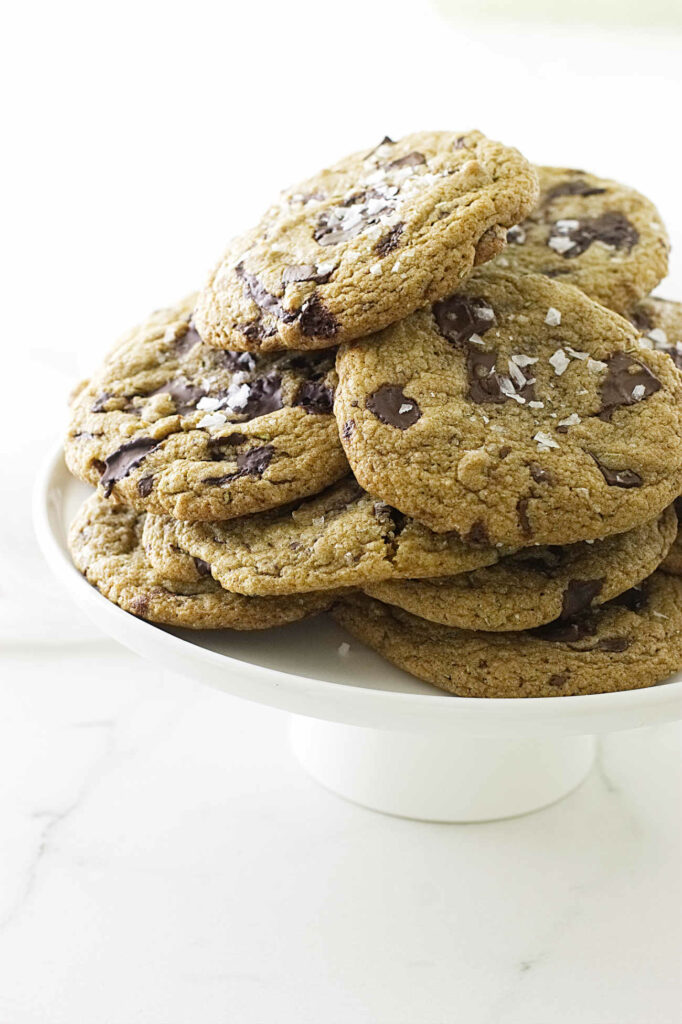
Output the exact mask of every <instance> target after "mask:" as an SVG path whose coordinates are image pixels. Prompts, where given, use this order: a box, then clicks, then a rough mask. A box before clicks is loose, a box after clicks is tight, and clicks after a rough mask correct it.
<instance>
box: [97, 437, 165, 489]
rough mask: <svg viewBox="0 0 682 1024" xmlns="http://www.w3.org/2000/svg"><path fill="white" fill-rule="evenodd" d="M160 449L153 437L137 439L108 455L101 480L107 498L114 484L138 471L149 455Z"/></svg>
mask: <svg viewBox="0 0 682 1024" xmlns="http://www.w3.org/2000/svg"><path fill="white" fill-rule="evenodd" d="M158 447H159V442H158V441H154V440H153V439H152V438H151V437H136V438H135V439H134V440H133V441H128V442H127V444H124V445H121V447H120V448H118V449H117V450H116V451H115V452H112V453H111V455H107V457H106V459H105V460H104V462H105V467H106V468H105V471H104V473H103V474H102V479H101V484H102V487H103V488H104V493H105V494H106V496H107V497H109V495H110V494H111V492H112V490H113V487H114V484H116V483H118V481H119V480H123V478H124V477H126V476H128V473H130V472H131V470H133V469H136V468H137V466H139V465H140V463H141V462H143V461H144V459H146V457H147V456H148V455H149V453H150V452H151V451H153V450H154V449H155V448H158Z"/></svg>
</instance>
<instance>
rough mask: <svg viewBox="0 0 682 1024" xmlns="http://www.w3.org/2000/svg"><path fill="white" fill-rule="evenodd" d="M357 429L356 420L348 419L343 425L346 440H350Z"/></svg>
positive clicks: (342, 433)
mask: <svg viewBox="0 0 682 1024" xmlns="http://www.w3.org/2000/svg"><path fill="white" fill-rule="evenodd" d="M354 430H355V420H346V422H345V423H344V425H343V426H342V427H341V437H342V438H343V440H344V441H348V439H349V438H351V437H352V436H353V431H354Z"/></svg>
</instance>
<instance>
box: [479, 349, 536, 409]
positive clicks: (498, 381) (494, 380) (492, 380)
mask: <svg viewBox="0 0 682 1024" xmlns="http://www.w3.org/2000/svg"><path fill="white" fill-rule="evenodd" d="M496 361H497V352H495V351H493V352H484V351H482V350H481V349H480V348H477V347H476V348H474V346H470V347H469V350H468V353H467V373H468V375H469V398H470V399H471V400H472V401H473V402H476V404H477V405H483V404H484V403H485V402H494V403H495V404H497V405H499V404H501V403H502V402H512V401H514V400H515V399H514V395H518V397H519V398H520V399H522V400H523V401H524V402H532V401H534V400H535V386H534V380H533V378H532V377H530V376H529V374H530V373H531V370H530V368H529V367H526V366H523V367H521V366H520V367H518V371H519V373H520V374H521V375H522V376H523V377H524V379H525V380H526V383H525V384H523V385H522V386H521V387H519V386H518V384H517V383H516V382H514V381H512V379H511V378H510V377H505V376H504V375H502V374H498V373H497V372H496V370H495V363H496Z"/></svg>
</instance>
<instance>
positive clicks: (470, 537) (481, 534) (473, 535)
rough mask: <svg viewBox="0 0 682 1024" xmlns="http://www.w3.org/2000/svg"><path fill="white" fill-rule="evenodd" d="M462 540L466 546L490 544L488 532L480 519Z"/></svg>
mask: <svg viewBox="0 0 682 1024" xmlns="http://www.w3.org/2000/svg"><path fill="white" fill-rule="evenodd" d="M464 540H465V541H466V543H467V544H490V537H489V536H488V530H487V529H486V525H485V523H484V522H483V520H482V519H477V520H476V522H475V523H474V524H473V526H472V527H471V529H470V530H469V532H468V533H467V535H466V537H465V538H464Z"/></svg>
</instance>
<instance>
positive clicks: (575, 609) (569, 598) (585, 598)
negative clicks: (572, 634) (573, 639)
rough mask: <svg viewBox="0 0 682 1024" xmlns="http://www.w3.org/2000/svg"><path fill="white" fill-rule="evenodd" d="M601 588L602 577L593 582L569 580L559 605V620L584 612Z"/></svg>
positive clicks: (602, 583)
mask: <svg viewBox="0 0 682 1024" xmlns="http://www.w3.org/2000/svg"><path fill="white" fill-rule="evenodd" d="M603 586H604V578H603V577H601V578H600V579H595V580H569V582H568V586H567V587H566V590H565V591H564V597H563V601H562V604H561V618H562V619H570V618H572V617H573V616H574V615H578V613H579V612H584V611H585V609H586V608H589V607H590V605H591V604H592V601H593V600H594V598H595V597H596V596H597V595H598V594H599V593H601V589H602V587H603Z"/></svg>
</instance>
